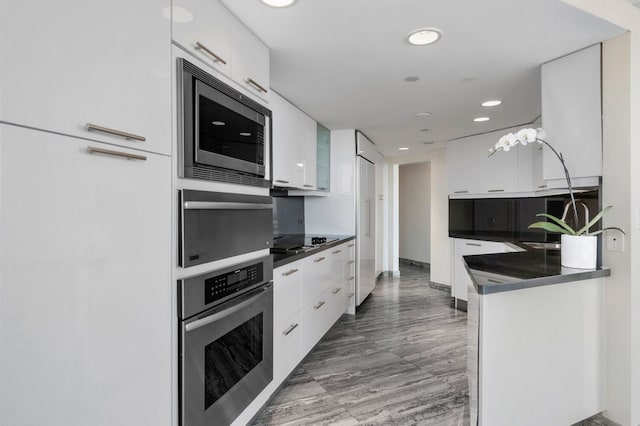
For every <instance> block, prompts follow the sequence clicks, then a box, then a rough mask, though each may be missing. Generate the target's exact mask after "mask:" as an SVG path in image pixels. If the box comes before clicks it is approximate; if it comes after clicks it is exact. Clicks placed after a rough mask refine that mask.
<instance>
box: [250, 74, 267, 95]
mask: <svg viewBox="0 0 640 426" xmlns="http://www.w3.org/2000/svg"><path fill="white" fill-rule="evenodd" d="M245 81H246V82H247V84H250V85H252V86H253V87H255V88H256V89H258V90H259V91H261V92H263V93H267V92H268V90H267V89H265V88H264V87H262V86H261V85H260V84H259V83H258V82H256V81H255V80H254V79H252V78H247V79H246V80H245Z"/></svg>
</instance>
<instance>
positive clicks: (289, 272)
mask: <svg viewBox="0 0 640 426" xmlns="http://www.w3.org/2000/svg"><path fill="white" fill-rule="evenodd" d="M296 272H298V270H297V269H292V270H290V271H287V272H283V273H282V276H283V277H288V276H289V275H292V274H295V273H296Z"/></svg>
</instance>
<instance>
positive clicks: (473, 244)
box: [465, 243, 482, 247]
mask: <svg viewBox="0 0 640 426" xmlns="http://www.w3.org/2000/svg"><path fill="white" fill-rule="evenodd" d="M465 244H466V245H468V246H474V247H482V244H476V243H465Z"/></svg>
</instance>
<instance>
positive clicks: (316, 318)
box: [300, 290, 333, 356]
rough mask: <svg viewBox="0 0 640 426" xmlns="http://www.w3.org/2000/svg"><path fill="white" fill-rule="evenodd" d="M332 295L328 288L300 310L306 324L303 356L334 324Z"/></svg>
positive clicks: (302, 339) (302, 347)
mask: <svg viewBox="0 0 640 426" xmlns="http://www.w3.org/2000/svg"><path fill="white" fill-rule="evenodd" d="M332 296H333V295H332V294H331V291H330V290H327V291H325V292H324V293H322V294H321V295H320V296H319V297H317V298H316V299H314V301H313V302H312V303H310V304H308V305H307V306H305V307H304V308H303V309H302V311H301V312H300V320H301V321H302V324H304V325H305V330H304V333H303V334H302V337H301V345H300V348H301V355H302V356H305V355H306V354H307V353H308V352H309V351H310V350H311V348H313V347H314V346H315V344H316V343H318V341H319V340H320V339H321V338H322V336H324V333H326V332H327V330H328V329H329V328H330V327H331V325H332V324H333V322H332V321H331V318H332V309H331V306H332V303H331V302H332V300H333V297H332Z"/></svg>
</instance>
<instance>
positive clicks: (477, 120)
mask: <svg viewBox="0 0 640 426" xmlns="http://www.w3.org/2000/svg"><path fill="white" fill-rule="evenodd" d="M489 120H491V118H489V117H476V118H474V119H473V121H475V122H476V123H482V122H483V121H489Z"/></svg>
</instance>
